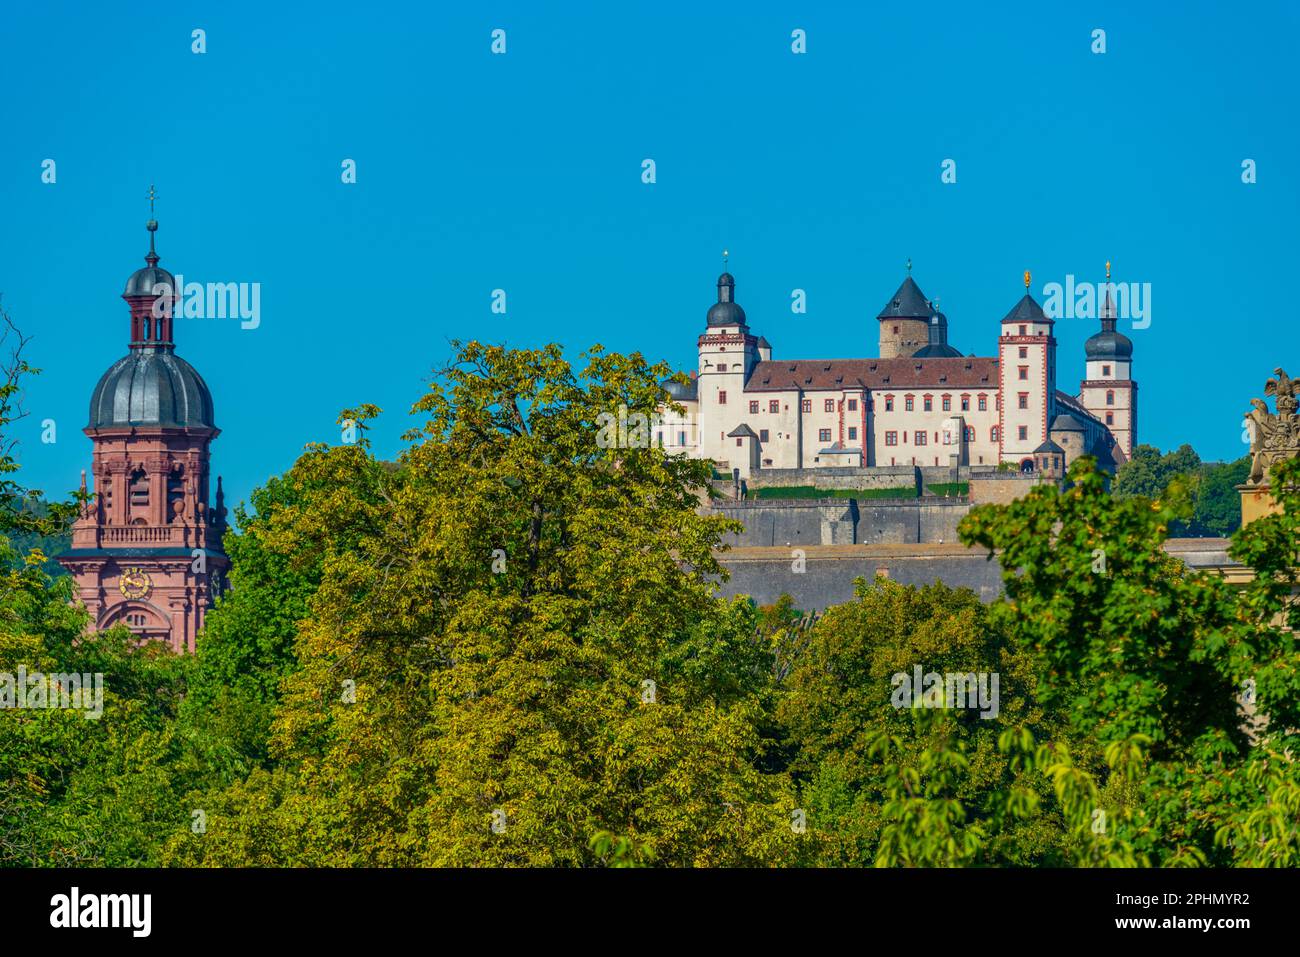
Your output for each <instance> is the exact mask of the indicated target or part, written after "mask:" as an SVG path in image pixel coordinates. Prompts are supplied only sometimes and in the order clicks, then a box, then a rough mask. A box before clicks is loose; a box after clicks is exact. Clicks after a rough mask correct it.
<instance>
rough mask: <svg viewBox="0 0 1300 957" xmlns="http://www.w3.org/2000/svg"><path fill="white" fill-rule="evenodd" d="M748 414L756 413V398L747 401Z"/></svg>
mask: <svg viewBox="0 0 1300 957" xmlns="http://www.w3.org/2000/svg"><path fill="white" fill-rule="evenodd" d="M749 413H750V415H758V400H754V401H753V402H750V403H749Z"/></svg>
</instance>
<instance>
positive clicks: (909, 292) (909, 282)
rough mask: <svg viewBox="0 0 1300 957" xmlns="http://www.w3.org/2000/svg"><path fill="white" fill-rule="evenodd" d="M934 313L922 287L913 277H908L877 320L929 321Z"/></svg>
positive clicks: (890, 298)
mask: <svg viewBox="0 0 1300 957" xmlns="http://www.w3.org/2000/svg"><path fill="white" fill-rule="evenodd" d="M933 311H934V310H933V309H931V308H930V300H928V299H926V298H925V293H923V292H921V287H920V286H918V285H917V284H916V281H915V280H913V279H912V277H911V276H908V277H907V278H906V279H904V280H903V284H902V285H901V286H899V287H898V291H897V292H896V293H894V294H893V295H892V296H890V297H889V302H887V303H885V308H884V309H881V310H880V315H878V316H876V318H877V319H929V318H930V313H932V312H933Z"/></svg>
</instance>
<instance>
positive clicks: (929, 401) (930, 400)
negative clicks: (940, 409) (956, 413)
mask: <svg viewBox="0 0 1300 957" xmlns="http://www.w3.org/2000/svg"><path fill="white" fill-rule="evenodd" d="M925 411H926V412H933V411H934V396H932V395H927V396H926V397H925Z"/></svg>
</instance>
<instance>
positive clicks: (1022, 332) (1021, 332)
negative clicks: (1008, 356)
mask: <svg viewBox="0 0 1300 957" xmlns="http://www.w3.org/2000/svg"><path fill="white" fill-rule="evenodd" d="M1020 334H1021V335H1022V336H1023V335H1025V327H1024V326H1021V327H1020Z"/></svg>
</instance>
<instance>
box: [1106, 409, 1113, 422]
mask: <svg viewBox="0 0 1300 957" xmlns="http://www.w3.org/2000/svg"><path fill="white" fill-rule="evenodd" d="M1106 424H1107V425H1114V424H1115V413H1114V412H1107V413H1106Z"/></svg>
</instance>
